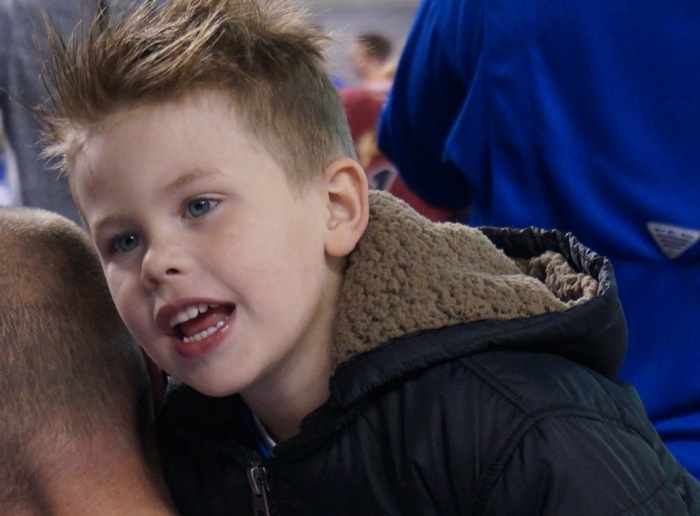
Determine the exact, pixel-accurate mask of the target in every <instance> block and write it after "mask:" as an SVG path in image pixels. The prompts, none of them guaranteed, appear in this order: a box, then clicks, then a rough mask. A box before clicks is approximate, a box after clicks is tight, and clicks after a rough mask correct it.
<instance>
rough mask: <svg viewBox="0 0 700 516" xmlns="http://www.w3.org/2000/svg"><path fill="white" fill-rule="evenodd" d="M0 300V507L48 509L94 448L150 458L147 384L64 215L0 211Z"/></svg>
mask: <svg viewBox="0 0 700 516" xmlns="http://www.w3.org/2000/svg"><path fill="white" fill-rule="evenodd" d="M0 293H1V294H0V342H2V346H3V353H2V355H1V356H0V392H1V393H2V397H1V398H0V508H2V509H5V508H6V507H21V506H22V504H25V505H27V504H33V505H31V506H32V507H35V508H37V507H38V508H40V509H41V510H48V508H49V507H50V506H51V504H52V503H53V502H54V499H53V498H52V496H53V491H52V487H51V486H54V485H55V484H56V483H60V482H61V481H62V480H63V479H65V478H70V475H71V473H72V472H73V471H74V470H73V468H76V462H74V460H75V459H77V458H80V457H89V458H88V459H86V461H85V467H86V471H90V468H91V467H93V466H98V463H97V462H93V461H94V459H95V457H97V456H98V455H99V453H101V451H109V452H110V453H111V452H114V453H115V454H117V455H120V454H121V455H122V457H123V459H124V460H126V457H129V456H134V457H137V459H136V460H141V459H145V458H146V457H148V452H147V451H145V448H146V447H147V446H149V443H150V441H149V439H150V438H151V435H150V432H151V430H150V429H151V426H152V410H151V401H150V388H149V382H148V377H147V374H146V369H145V364H144V361H143V356H142V354H141V351H140V348H139V347H138V345H137V344H136V342H135V341H134V340H133V339H132V337H131V336H130V334H129V333H128V331H127V330H126V328H125V326H124V325H123V324H122V322H121V319H120V318H119V315H118V313H117V311H116V309H115V308H114V305H113V303H112V300H111V297H110V295H109V291H108V289H107V285H106V282H105V280H104V276H103V273H102V269H101V266H100V262H99V259H98V257H97V255H96V252H95V251H94V248H93V246H92V244H91V242H90V240H89V238H88V237H87V235H86V234H85V233H84V232H83V231H82V230H81V229H80V228H79V227H78V226H77V225H75V224H74V223H73V222H71V221H69V220H68V219H66V218H63V217H61V216H59V215H57V214H54V213H51V212H48V211H43V210H39V209H32V208H0ZM150 444H153V443H150ZM121 460H122V459H120V461H121ZM99 466H100V468H101V467H102V465H99ZM112 466H113V467H114V468H115V470H116V469H117V465H116V464H114V463H113V464H112ZM151 466H152V467H153V470H154V471H155V468H156V466H155V464H150V463H149V465H148V466H146V467H145V469H148V468H149V467H151ZM64 468H65V469H64ZM110 473H114V471H112V472H110ZM96 474H97V475H99V472H97V473H96ZM112 480H113V482H115V483H117V482H119V479H118V478H116V475H115V476H114V477H113V479H112ZM75 487H76V488H77V487H79V486H75ZM27 506H28V505H27ZM37 510H38V509H37Z"/></svg>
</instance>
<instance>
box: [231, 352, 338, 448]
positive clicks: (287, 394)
mask: <svg viewBox="0 0 700 516" xmlns="http://www.w3.org/2000/svg"><path fill="white" fill-rule="evenodd" d="M309 358H311V357H309ZM306 365H307V367H306V368H305V370H304V371H298V373H299V374H298V375H297V376H293V377H294V378H297V379H299V378H304V379H305V381H303V382H294V384H293V385H289V383H287V384H285V385H276V386H275V387H274V388H272V387H269V386H266V387H261V388H258V389H256V390H255V392H250V391H247V392H245V393H242V396H243V399H244V400H245V402H246V404H247V405H248V407H250V409H251V410H252V411H253V412H254V413H255V415H256V416H257V417H258V418H259V419H260V421H261V422H262V423H263V424H264V425H265V428H266V429H267V431H268V433H269V434H270V436H271V437H272V438H273V439H274V440H275V441H276V442H281V441H284V440H286V439H289V438H290V437H292V436H294V435H296V434H297V433H298V432H299V428H300V427H301V421H302V420H303V419H304V417H306V416H307V415H309V414H310V413H311V412H313V411H314V410H316V409H317V408H318V407H320V406H321V405H323V404H324V403H325V402H326V401H327V400H328V396H329V394H330V393H329V390H328V380H329V378H330V376H331V373H332V367H331V359H330V353H329V352H328V351H325V352H324V353H323V357H322V359H321V360H309V362H308V363H307V364H306Z"/></svg>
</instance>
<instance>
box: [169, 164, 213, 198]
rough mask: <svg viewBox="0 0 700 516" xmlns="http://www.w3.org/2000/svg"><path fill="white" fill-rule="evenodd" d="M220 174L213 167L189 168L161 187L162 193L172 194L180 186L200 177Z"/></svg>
mask: <svg viewBox="0 0 700 516" xmlns="http://www.w3.org/2000/svg"><path fill="white" fill-rule="evenodd" d="M219 174H220V172H219V170H218V169H215V168H210V169H201V168H198V169H195V170H191V171H190V172H187V173H185V174H183V175H181V176H180V177H178V178H177V179H176V180H175V181H173V182H172V183H169V184H168V185H166V186H165V188H163V193H164V194H166V195H169V194H172V193H174V192H177V191H178V190H180V189H181V188H183V187H185V186H187V185H189V184H191V183H194V182H195V181H199V180H201V179H204V178H207V177H212V176H218V175H219Z"/></svg>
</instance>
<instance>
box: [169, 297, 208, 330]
mask: <svg viewBox="0 0 700 516" xmlns="http://www.w3.org/2000/svg"><path fill="white" fill-rule="evenodd" d="M215 306H217V305H209V304H207V303H199V304H198V305H193V306H188V307H187V308H185V309H184V310H180V311H179V312H177V313H176V314H175V315H173V316H172V317H171V318H170V326H171V327H173V328H174V327H175V326H177V325H178V324H181V323H184V322H187V321H190V320H192V319H194V318H195V317H197V316H198V315H199V314H203V313H204V312H206V311H207V310H209V307H212V308H213V307H215Z"/></svg>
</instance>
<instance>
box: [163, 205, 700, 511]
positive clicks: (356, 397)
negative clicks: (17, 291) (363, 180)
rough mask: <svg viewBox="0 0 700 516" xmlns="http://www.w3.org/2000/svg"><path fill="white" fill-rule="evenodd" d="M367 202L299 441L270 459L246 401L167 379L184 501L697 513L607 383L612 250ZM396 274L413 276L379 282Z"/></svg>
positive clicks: (232, 505) (206, 505)
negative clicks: (439, 220)
mask: <svg viewBox="0 0 700 516" xmlns="http://www.w3.org/2000/svg"><path fill="white" fill-rule="evenodd" d="M372 207H373V210H372V219H371V222H370V228H369V229H368V235H366V237H364V238H363V241H362V242H361V245H360V246H359V247H358V249H357V250H356V251H354V252H353V255H351V257H350V260H349V265H348V272H347V277H346V284H347V285H346V286H344V287H343V289H344V291H343V294H342V296H341V301H340V305H339V317H338V321H337V325H336V326H337V338H336V342H335V343H334V346H335V356H336V360H337V362H338V366H337V368H336V370H335V373H334V375H333V377H332V378H331V379H330V398H329V400H328V402H327V403H326V404H324V405H323V406H321V407H320V408H319V409H317V410H316V411H314V412H313V413H312V414H310V415H309V416H307V417H306V418H305V419H304V421H303V423H302V427H301V430H300V432H299V433H298V434H297V435H296V436H295V437H293V438H291V439H289V440H287V441H285V442H282V443H280V444H278V445H277V447H276V448H275V449H274V453H273V455H272V456H271V457H269V458H266V459H262V458H261V457H260V456H259V455H258V453H257V452H256V451H255V450H256V447H255V438H254V435H253V432H251V430H250V425H248V424H247V423H246V416H245V414H246V409H245V406H244V404H243V401H242V400H241V398H240V397H238V396H236V395H234V396H230V397H226V398H209V397H206V396H203V395H201V394H199V393H197V392H195V391H193V390H192V389H190V388H189V387H186V386H181V387H179V388H178V389H175V390H174V391H173V392H172V393H171V394H170V397H169V400H168V403H167V404H166V408H165V410H164V412H163V413H162V415H161V418H160V422H159V431H160V443H161V455H162V461H163V468H164V471H165V474H166V479H167V481H168V485H169V487H170V490H171V492H172V493H173V497H174V499H175V502H176V504H177V506H178V508H179V510H180V511H181V513H182V514H183V515H185V516H187V515H223V514H229V515H230V514H246V515H247V514H251V513H252V512H253V503H254V501H255V503H257V504H259V505H258V507H259V508H260V511H262V513H263V514H264V511H269V513H270V514H284V515H287V514H289V515H292V514H294V515H297V514H298V515H375V514H376V515H380V514H381V515H406V514H408V515H413V514H416V515H422V514H439V515H457V514H489V515H497V516H504V515H511V514H512V515H530V514H533V515H534V514H545V515H546V514H549V515H567V516H568V515H577V514H581V515H607V514H610V515H612V514H630V515H681V514H700V483H698V482H697V481H696V480H695V479H693V478H692V477H691V476H690V475H689V474H688V473H687V472H686V471H685V470H684V469H683V468H682V467H681V466H680V465H679V464H678V463H677V462H676V460H675V459H674V458H673V457H672V456H671V455H670V454H669V453H668V451H667V449H666V448H665V447H664V445H663V443H662V442H661V440H660V439H659V437H658V435H657V433H656V432H655V430H654V429H653V427H652V426H651V424H650V423H649V421H648V419H647V417H646V414H645V411H644V408H643V407H642V404H641V402H640V401H639V398H638V397H637V395H636V393H635V391H634V389H633V388H632V387H631V386H628V385H623V384H620V383H619V382H617V381H615V380H614V377H615V374H616V373H617V371H618V370H619V367H620V365H621V362H622V358H623V356H624V349H625V342H626V325H625V320H624V315H623V312H622V309H621V307H620V305H619V301H618V299H617V292H616V287H615V282H614V276H613V271H612V269H611V266H610V264H609V262H608V261H607V260H606V259H604V258H602V257H600V256H598V255H596V254H595V253H593V252H591V251H590V250H588V249H586V248H585V247H584V246H582V245H581V244H580V243H578V242H577V241H576V240H575V239H574V238H573V237H572V236H570V235H563V234H561V233H559V232H556V231H539V230H534V229H528V230H523V231H514V230H505V229H493V228H482V229H481V230H475V229H472V228H459V227H457V226H456V225H442V226H432V225H429V224H428V223H427V222H425V221H422V220H418V219H417V218H416V217H415V216H414V215H412V214H409V215H406V214H403V211H404V210H405V208H404V207H402V206H398V207H397V205H396V203H395V202H394V201H391V200H389V199H386V198H384V197H383V196H379V197H377V196H373V199H372ZM396 210H398V213H399V214H402V216H401V217H398V219H397V216H396V215H397V213H395V211H396ZM396 220H399V222H398V223H397V222H396ZM445 235H446V236H445ZM465 235H466V236H465ZM484 235H486V237H488V238H485V237H484ZM443 236H444V238H443ZM392 239H394V243H393V244H392V243H391V241H392ZM455 239H456V240H455ZM443 240H445V241H447V242H450V243H449V245H446V246H444V248H443V246H442V245H441V244H440V242H442V241H443ZM416 241H422V242H423V243H425V244H426V245H425V246H424V248H423V250H421V249H420V246H419V249H418V250H416V249H415V248H414V246H415V242H416ZM456 241H458V242H459V243H460V245H454V244H455V242H456ZM493 244H495V246H494V245H493ZM444 249H447V250H446V251H445V250H444ZM489 249H492V250H489ZM498 249H502V250H503V251H504V254H503V253H501V252H500V251H498ZM377 250H379V251H381V252H376V251H377ZM455 250H456V251H455ZM443 251H444V252H443ZM506 256H507V258H506ZM368 257H375V258H374V259H370V258H368ZM376 257H380V258H379V263H374V261H376V259H377V258H376ZM543 257H545V258H543ZM504 259H505V261H504ZM373 260H374V261H373ZM407 261H408V262H410V265H407ZM368 262H372V263H368ZM516 263H517V264H518V265H517V267H516V268H515V269H513V270H510V269H508V267H509V266H510V265H509V264H516ZM494 264H496V265H494ZM462 265H464V266H465V267H466V268H467V269H469V271H467V272H464V271H461V270H457V269H461V268H462ZM397 267H398V269H397ZM521 271H524V272H527V273H528V274H530V275H531V276H528V277H527V279H526V280H525V282H524V283H523V279H524V276H525V274H524V273H523V272H521ZM386 274H389V275H390V276H391V277H393V278H395V277H397V276H398V277H402V278H405V279H406V281H402V282H400V285H399V287H398V289H397V288H396V287H395V286H392V287H391V288H386V287H385V285H386V284H387V278H386V277H384V275H386ZM377 275H379V277H377ZM532 277H536V278H537V279H536V280H535V281H536V282H537V283H538V284H539V285H547V288H545V289H542V290H543V291H546V292H544V294H542V295H540V294H539V293H538V294H536V295H535V294H532V295H531V291H532V290H533V289H534V290H538V289H539V287H533V284H532ZM426 278H427V281H424V280H426ZM445 278H452V279H453V283H450V282H447V283H446V282H445ZM456 283H458V284H459V285H463V286H464V288H463V289H462V288H460V287H455V286H454V285H455V284H456ZM358 284H361V288H360V289H359V290H358V289H357V288H356V287H357V285H358ZM523 288H525V290H523ZM358 292H361V295H362V299H361V300H360V301H358V296H359V295H360V294H358ZM474 292H478V295H476V296H474V295H473V293H474ZM552 292H555V293H556V299H555V301H556V302H550V301H551V300H550V299H549V298H548V297H547V296H551V293H552ZM417 294H420V297H416V296H417ZM538 297H539V299H536V298H538ZM416 299H420V300H421V302H419V303H417V302H416ZM465 299H466V302H464V303H462V301H464V300H465ZM533 299H536V300H535V301H533ZM519 300H520V301H522V303H520V301H519ZM485 301H486V302H485ZM557 303H559V304H557ZM487 305H488V306H487ZM515 305H517V306H516V308H515V310H516V313H515V315H514V314H513V308H512V307H513V306H515ZM455 306H457V307H461V308H459V309H457V310H456V311H455V310H453V308H454V307H455ZM475 307H477V308H475ZM484 310H486V312H484ZM487 312H488V313H487ZM533 312H534V314H533ZM347 314H350V315H347ZM489 314H491V315H489ZM397 333H398V335H397ZM370 336H374V337H375V338H377V339H378V340H377V342H374V343H372V342H370V339H369V337H370ZM256 489H259V495H258V496H255V495H254V494H253V491H254V490H256ZM265 506H266V507H265Z"/></svg>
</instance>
